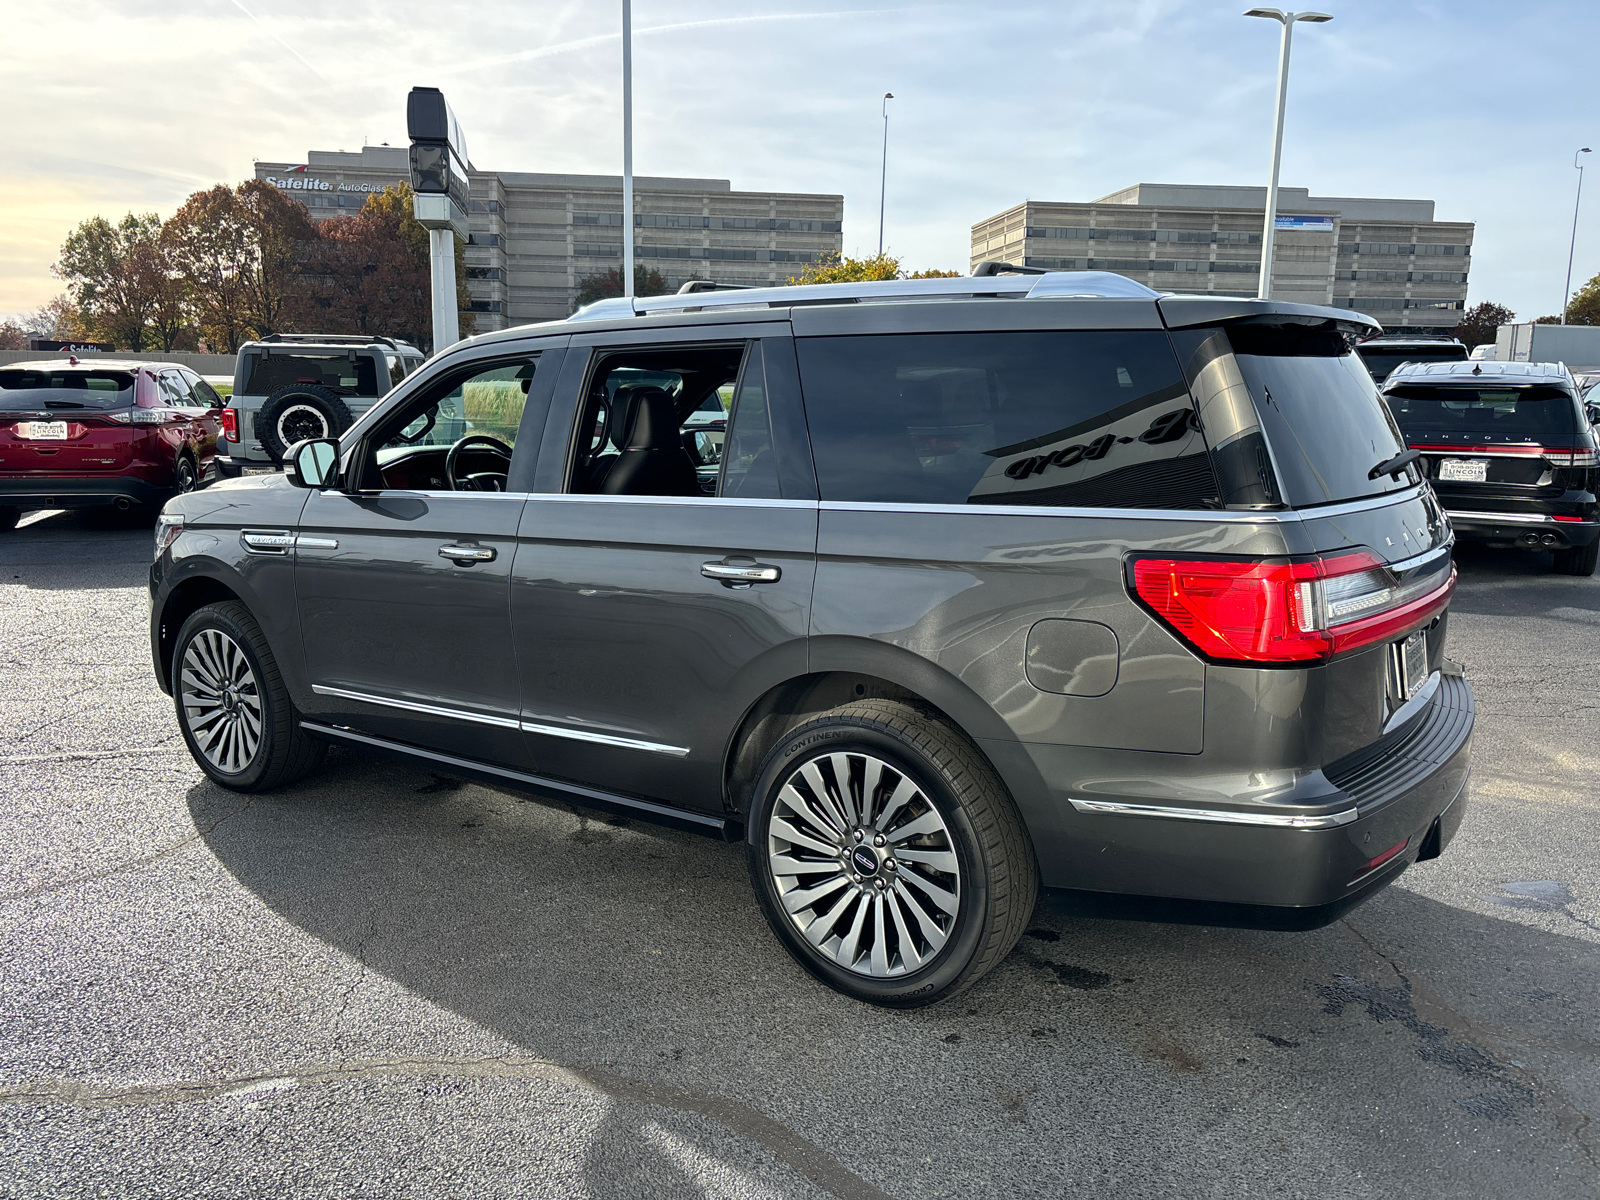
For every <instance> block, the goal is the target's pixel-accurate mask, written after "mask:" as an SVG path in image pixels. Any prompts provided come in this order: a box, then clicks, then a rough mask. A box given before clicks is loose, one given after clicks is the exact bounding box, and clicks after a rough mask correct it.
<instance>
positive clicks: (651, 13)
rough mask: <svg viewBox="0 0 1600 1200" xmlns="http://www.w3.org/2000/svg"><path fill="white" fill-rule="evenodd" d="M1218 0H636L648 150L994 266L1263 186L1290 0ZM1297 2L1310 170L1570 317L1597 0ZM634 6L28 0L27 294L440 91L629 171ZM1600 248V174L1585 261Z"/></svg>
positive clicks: (17, 155) (476, 120) (566, 168)
mask: <svg viewBox="0 0 1600 1200" xmlns="http://www.w3.org/2000/svg"><path fill="white" fill-rule="evenodd" d="M1245 7H1247V6H1246V5H1244V4H1241V3H1239V2H1238V0H1233V2H1232V3H1221V2H1216V3H1214V2H1212V0H1182V2H1179V0H1110V2H1107V0H1097V2H1092V3H1091V2H1088V0H1049V2H1048V3H1028V2H1013V0H988V2H987V3H982V4H979V3H955V4H924V3H901V4H894V3H893V0H876V2H872V0H868V2H864V3H859V4H852V3H848V2H847V0H756V2H755V3H751V0H635V2H634V6H633V24H634V29H635V38H634V107H635V114H634V146H635V148H634V169H635V171H636V172H637V173H638V174H640V175H676V176H698V177H710V178H718V179H729V180H732V182H733V186H734V187H735V188H736V189H751V190H778V191H801V192H826V193H842V194H843V195H844V197H845V222H844V245H845V251H846V253H850V254H856V253H872V252H874V251H875V250H876V248H877V238H878V204H879V183H878V180H879V169H880V154H881V151H882V141H881V139H882V135H883V124H882V121H881V118H880V115H879V114H880V104H881V100H882V96H883V93H885V92H893V93H894V95H895V99H894V100H893V101H891V102H890V113H891V116H890V126H889V155H888V187H887V194H886V197H885V209H886V213H885V224H886V242H887V248H888V249H889V250H890V251H891V252H892V253H895V254H897V255H899V256H900V257H901V258H902V260H903V261H904V263H905V264H906V265H907V266H908V267H910V268H913V269H916V268H925V267H943V268H957V269H961V270H965V269H966V266H967V262H968V243H969V237H970V230H971V226H972V225H973V223H974V222H976V221H979V220H982V219H984V218H986V217H989V216H991V215H993V214H995V213H997V212H999V211H1002V210H1003V209H1006V208H1009V207H1010V206H1012V205H1014V204H1017V203H1019V202H1021V201H1022V200H1025V199H1034V200H1092V199H1094V198H1096V197H1098V196H1102V195H1105V194H1106V193H1108V192H1111V191H1114V190H1116V189H1118V188H1121V187H1124V186H1127V185H1129V184H1132V183H1138V182H1150V183H1213V184H1237V183H1248V184H1261V183H1264V182H1265V181H1266V175H1267V170H1268V158H1269V155H1270V151H1271V132H1272V130H1271V123H1272V102H1273V94H1274V88H1275V81H1276V70H1277V48H1278V29H1279V26H1278V25H1277V23H1276V22H1273V21H1266V20H1259V19H1247V18H1245V17H1243V16H1242V15H1241V13H1242V11H1243V9H1244V8H1245ZM1325 8H1326V10H1327V11H1330V12H1332V13H1333V14H1334V17H1335V19H1334V20H1333V21H1332V22H1331V23H1328V24H1323V25H1306V24H1301V25H1299V26H1297V33H1296V36H1295V48H1294V57H1293V70H1292V72H1291V76H1290V84H1289V105H1288V116H1287V122H1286V127H1285V134H1284V152H1283V171H1282V182H1283V184H1284V185H1285V186H1294V187H1305V188H1309V189H1310V190H1311V193H1312V194H1313V195H1327V196H1385V197H1419V198H1424V199H1432V200H1435V201H1436V202H1437V208H1436V216H1437V218H1438V219H1440V220H1457V221H1459V220H1465V221H1474V222H1476V223H1477V233H1476V238H1475V244H1476V248H1475V254H1474V258H1473V261H1472V267H1471V283H1470V287H1471V293H1470V295H1469V297H1468V303H1469V304H1475V303H1477V302H1479V301H1482V300H1493V301H1496V302H1497V303H1501V304H1504V305H1506V306H1507V307H1509V308H1511V309H1512V310H1513V311H1514V312H1516V313H1517V315H1518V316H1519V317H1520V318H1522V319H1532V318H1533V317H1537V316H1540V315H1543V314H1545V313H1550V312H1555V311H1558V310H1559V307H1560V304H1561V298H1562V288H1563V280H1564V276H1565V272H1566V266H1567V254H1568V243H1569V238H1571V236H1572V228H1573V210H1574V199H1575V195H1574V193H1575V188H1576V186H1577V182H1578V172H1576V171H1574V170H1573V167H1572V160H1573V153H1574V151H1575V150H1576V149H1577V148H1578V147H1580V146H1587V145H1593V146H1594V148H1595V153H1594V154H1593V155H1588V156H1584V157H1585V158H1587V159H1591V160H1596V165H1597V166H1600V104H1597V103H1596V89H1595V85H1594V74H1593V71H1592V68H1591V54H1592V47H1593V46H1594V45H1596V44H1597V43H1600V4H1593V3H1579V2H1576V0H1569V2H1566V3H1550V2H1542V0H1523V2H1521V3H1517V4H1504V3H1498V4H1493V3H1489V2H1487V0H1450V2H1446V3H1429V2H1412V0H1327V2H1326V5H1325ZM620 13H621V4H620V0H581V2H577V3H561V2H557V0H517V2H515V3H513V2H510V0H476V2H474V3H459V2H455V0H427V2H422V0H382V3H377V2H365V0H339V2H338V3H329V2H327V0H143V2H124V3H96V2H95V0H76V2H74V3H71V4H63V3H57V4H50V3H41V2H40V0H0V28H3V29H4V30H5V31H6V37H5V38H4V39H0V113H4V114H5V117H6V119H5V120H4V121H3V122H0V155H3V158H4V161H6V162H8V163H10V164H11V166H10V168H9V169H8V170H7V171H6V172H5V173H4V175H3V176H0V218H3V219H0V313H14V312H21V311H25V310H29V309H32V308H36V307H37V306H39V305H41V304H43V303H45V302H46V301H48V300H49V299H50V298H51V297H52V296H54V295H56V294H57V293H58V292H60V290H61V283H60V281H59V280H56V279H54V278H53V277H52V276H51V273H50V267H51V264H52V262H53V261H54V260H55V257H56V252H57V250H58V248H59V246H60V244H61V241H62V239H63V238H64V237H65V236H66V235H67V233H68V232H69V231H70V230H71V229H72V228H73V227H74V226H75V225H76V224H77V223H78V222H79V221H82V220H84V219H85V218H87V217H90V216H94V215H96V214H98V215H102V216H105V217H107V218H110V219H113V220H115V219H116V218H118V217H120V216H122V215H123V214H124V213H127V212H129V211H135V212H149V211H154V212H156V213H158V214H160V215H161V216H162V217H167V216H169V215H171V213H172V212H173V210H174V209H175V208H177V206H178V205H179V204H181V203H182V202H183V200H184V198H185V197H186V196H188V195H189V194H190V193H191V192H193V191H195V190H197V189H200V188H204V187H209V186H211V185H212V184H214V183H216V182H219V181H227V182H238V181H239V180H242V179H245V178H249V177H250V176H251V175H252V174H253V166H252V163H253V160H255V159H258V158H259V159H265V160H269V161H278V162H304V161H305V152H306V151H307V150H309V149H317V150H356V149H358V148H359V147H360V146H361V145H362V144H363V143H364V142H365V143H367V144H372V145H377V144H379V143H382V142H390V143H393V144H396V145H401V144H404V143H405V142H406V130H405V96H406V93H407V92H408V91H409V90H410V88H411V87H412V86H413V85H419V84H420V85H427V86H433V87H439V88H442V89H443V90H444V92H445V95H446V96H447V97H448V98H449V100H450V102H451V105H452V107H453V108H454V109H455V111H456V114H457V116H458V117H459V118H460V120H461V123H462V125H463V127H464V129H465V130H466V135H467V139H468V144H469V147H470V149H471V154H472V158H473V162H474V165H475V166H478V167H480V168H485V169H491V170H495V169H498V170H506V171H562V172H578V173H590V174H618V173H620V171H621V95H620V82H619V81H620V73H621V41H620V36H619V30H620ZM1597 272H1600V172H1597V173H1596V175H1595V178H1593V179H1591V180H1590V186H1589V189H1588V195H1587V196H1586V198H1585V201H1584V205H1583V207H1582V210H1581V212H1580V217H1579V221H1578V226H1577V241H1576V263H1575V266H1574V268H1573V286H1574V287H1577V286H1578V285H1579V283H1580V282H1581V281H1583V280H1586V279H1588V278H1589V277H1590V276H1592V275H1595V274H1596V273H1597Z"/></svg>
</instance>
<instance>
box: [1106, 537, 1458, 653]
mask: <svg viewBox="0 0 1600 1200" xmlns="http://www.w3.org/2000/svg"><path fill="white" fill-rule="evenodd" d="M1446 561H1448V560H1444V559H1441V562H1440V567H1439V569H1437V570H1435V571H1432V572H1429V573H1427V574H1426V576H1425V577H1424V578H1422V579H1420V580H1416V581H1413V582H1411V583H1408V584H1405V585H1402V584H1401V583H1400V582H1399V581H1398V580H1397V579H1396V578H1395V576H1394V575H1393V574H1392V573H1391V572H1390V571H1389V570H1388V569H1387V567H1385V565H1384V563H1383V561H1382V560H1381V559H1379V558H1378V557H1377V556H1376V555H1374V554H1372V553H1371V552H1369V551H1366V550H1359V551H1354V552H1351V553H1346V554H1338V555H1330V556H1327V557H1321V558H1313V559H1309V560H1305V561H1301V562H1291V561H1287V560H1284V559H1269V560H1265V561H1254V562H1241V561H1239V560H1236V559H1210V558H1141V559H1137V560H1135V562H1134V564H1133V591H1134V594H1135V596H1137V597H1138V599H1139V600H1140V601H1142V602H1143V604H1144V606H1145V607H1146V608H1147V609H1149V610H1150V612H1152V613H1153V614H1154V615H1155V616H1157V617H1159V618H1160V619H1161V620H1162V621H1163V622H1164V623H1165V624H1166V625H1167V626H1168V627H1169V628H1170V629H1171V630H1172V631H1173V632H1174V633H1176V634H1177V635H1178V636H1179V637H1181V638H1182V639H1183V640H1184V641H1186V642H1188V643H1189V644H1190V645H1191V646H1193V647H1194V648H1195V649H1196V650H1198V651H1199V652H1200V653H1201V654H1203V655H1204V656H1206V657H1207V658H1210V659H1215V660H1218V661H1222V662H1251V663H1281V664H1293V663H1313V662H1320V661H1322V660H1324V659H1328V658H1331V657H1332V656H1333V655H1335V654H1338V653H1340V652H1342V651H1346V650H1354V649H1357V648H1359V647H1361V646H1366V645H1370V644H1372V643H1373V642H1379V641H1384V640H1386V639H1391V638H1395V637H1398V636H1399V635H1400V634H1401V633H1403V632H1406V631H1408V630H1410V629H1414V628H1416V627H1418V626H1421V625H1425V624H1427V623H1428V622H1429V621H1431V620H1432V619H1433V618H1434V617H1435V616H1437V615H1438V614H1439V613H1440V612H1442V611H1443V610H1444V608H1445V606H1446V605H1448V604H1449V603H1450V596H1451V594H1452V593H1453V592H1454V590H1455V581H1456V569H1455V566H1454V565H1453V564H1451V565H1450V567H1449V569H1448V571H1446V570H1445V569H1444V562H1446Z"/></svg>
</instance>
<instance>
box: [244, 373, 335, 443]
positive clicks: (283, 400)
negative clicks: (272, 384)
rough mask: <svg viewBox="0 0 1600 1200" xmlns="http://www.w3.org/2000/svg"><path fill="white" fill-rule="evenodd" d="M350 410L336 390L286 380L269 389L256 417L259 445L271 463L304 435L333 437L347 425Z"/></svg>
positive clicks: (304, 437)
mask: <svg viewBox="0 0 1600 1200" xmlns="http://www.w3.org/2000/svg"><path fill="white" fill-rule="evenodd" d="M350 422H351V416H350V410H349V409H348V408H346V407H345V403H344V401H343V400H342V399H341V398H340V396H339V393H338V392H336V391H334V390H333V389H332V388H329V387H323V386H322V385H321V384H319V383H290V384H285V385H284V386H283V387H281V388H279V389H278V390H277V391H275V392H273V393H272V394H271V395H269V396H268V397H267V399H266V402H265V403H264V404H262V406H261V412H260V414H259V415H258V416H257V417H256V435H257V436H258V437H260V439H261V448H262V449H263V450H265V451H266V452H267V455H268V456H269V457H270V458H271V459H272V461H273V462H275V463H281V462H282V461H283V452H284V451H285V450H287V449H288V448H289V447H290V446H292V445H294V444H295V443H296V442H300V441H304V440H305V439H306V438H336V437H338V436H339V435H340V434H341V433H343V432H344V431H345V430H346V429H349V428H350Z"/></svg>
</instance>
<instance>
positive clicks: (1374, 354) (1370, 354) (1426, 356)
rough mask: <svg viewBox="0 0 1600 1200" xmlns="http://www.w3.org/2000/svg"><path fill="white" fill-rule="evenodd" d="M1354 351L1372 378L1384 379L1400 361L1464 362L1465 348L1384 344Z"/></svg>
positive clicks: (1465, 356) (1465, 357) (1358, 348)
mask: <svg viewBox="0 0 1600 1200" xmlns="http://www.w3.org/2000/svg"><path fill="white" fill-rule="evenodd" d="M1356 353H1357V354H1359V355H1361V360H1362V361H1363V362H1364V363H1366V364H1367V371H1368V372H1369V373H1370V374H1371V375H1372V377H1373V378H1374V379H1377V380H1380V381H1382V380H1384V379H1387V378H1389V372H1390V371H1393V370H1394V369H1395V368H1396V367H1398V366H1399V365H1400V364H1401V363H1407V362H1414V363H1436V362H1466V360H1467V348H1466V347H1465V346H1414V347H1412V348H1410V349H1390V348H1389V347H1387V346H1385V347H1383V348H1382V349H1381V350H1380V349H1376V348H1374V349H1372V350H1363V349H1361V348H1360V347H1359V346H1358V347H1357V348H1356Z"/></svg>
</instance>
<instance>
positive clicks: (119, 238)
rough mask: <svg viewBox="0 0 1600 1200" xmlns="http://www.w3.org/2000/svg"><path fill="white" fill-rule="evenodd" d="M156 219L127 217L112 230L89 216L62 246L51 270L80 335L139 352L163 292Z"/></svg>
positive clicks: (162, 262)
mask: <svg viewBox="0 0 1600 1200" xmlns="http://www.w3.org/2000/svg"><path fill="white" fill-rule="evenodd" d="M160 238H161V219H160V218H159V217H157V216H156V214H155V213H145V214H143V215H135V214H134V213H129V214H128V215H127V216H125V217H124V218H123V219H122V220H121V221H118V222H117V223H116V224H115V225H113V224H111V222H109V221H107V220H106V219H105V218H104V217H90V218H89V219H88V220H87V221H84V222H83V223H82V224H80V225H79V226H78V227H77V228H76V229H74V230H73V231H72V232H71V233H70V234H68V235H67V240H66V241H65V242H63V243H62V244H61V258H60V260H59V261H58V262H57V263H56V264H55V267H54V270H55V273H56V275H57V277H58V278H60V279H63V280H65V281H66V284H67V294H68V295H69V296H70V297H71V298H72V302H73V304H74V305H76V306H77V309H78V311H79V313H80V314H81V321H82V324H83V325H84V327H85V331H86V332H87V333H89V334H91V335H92V336H94V337H96V338H98V339H99V340H102V341H107V342H112V343H114V344H116V345H118V346H124V347H126V348H127V349H129V350H133V351H135V352H137V351H140V350H143V349H144V348H145V346H146V344H147V343H148V342H150V341H151V340H152V339H151V330H150V324H151V320H152V317H153V316H154V314H155V312H156V309H157V308H158V307H159V305H160V304H161V295H162V292H163V290H164V288H165V287H166V284H167V280H166V278H165V276H164V269H165V263H166V258H165V255H164V254H163V252H162V249H161V246H160Z"/></svg>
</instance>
